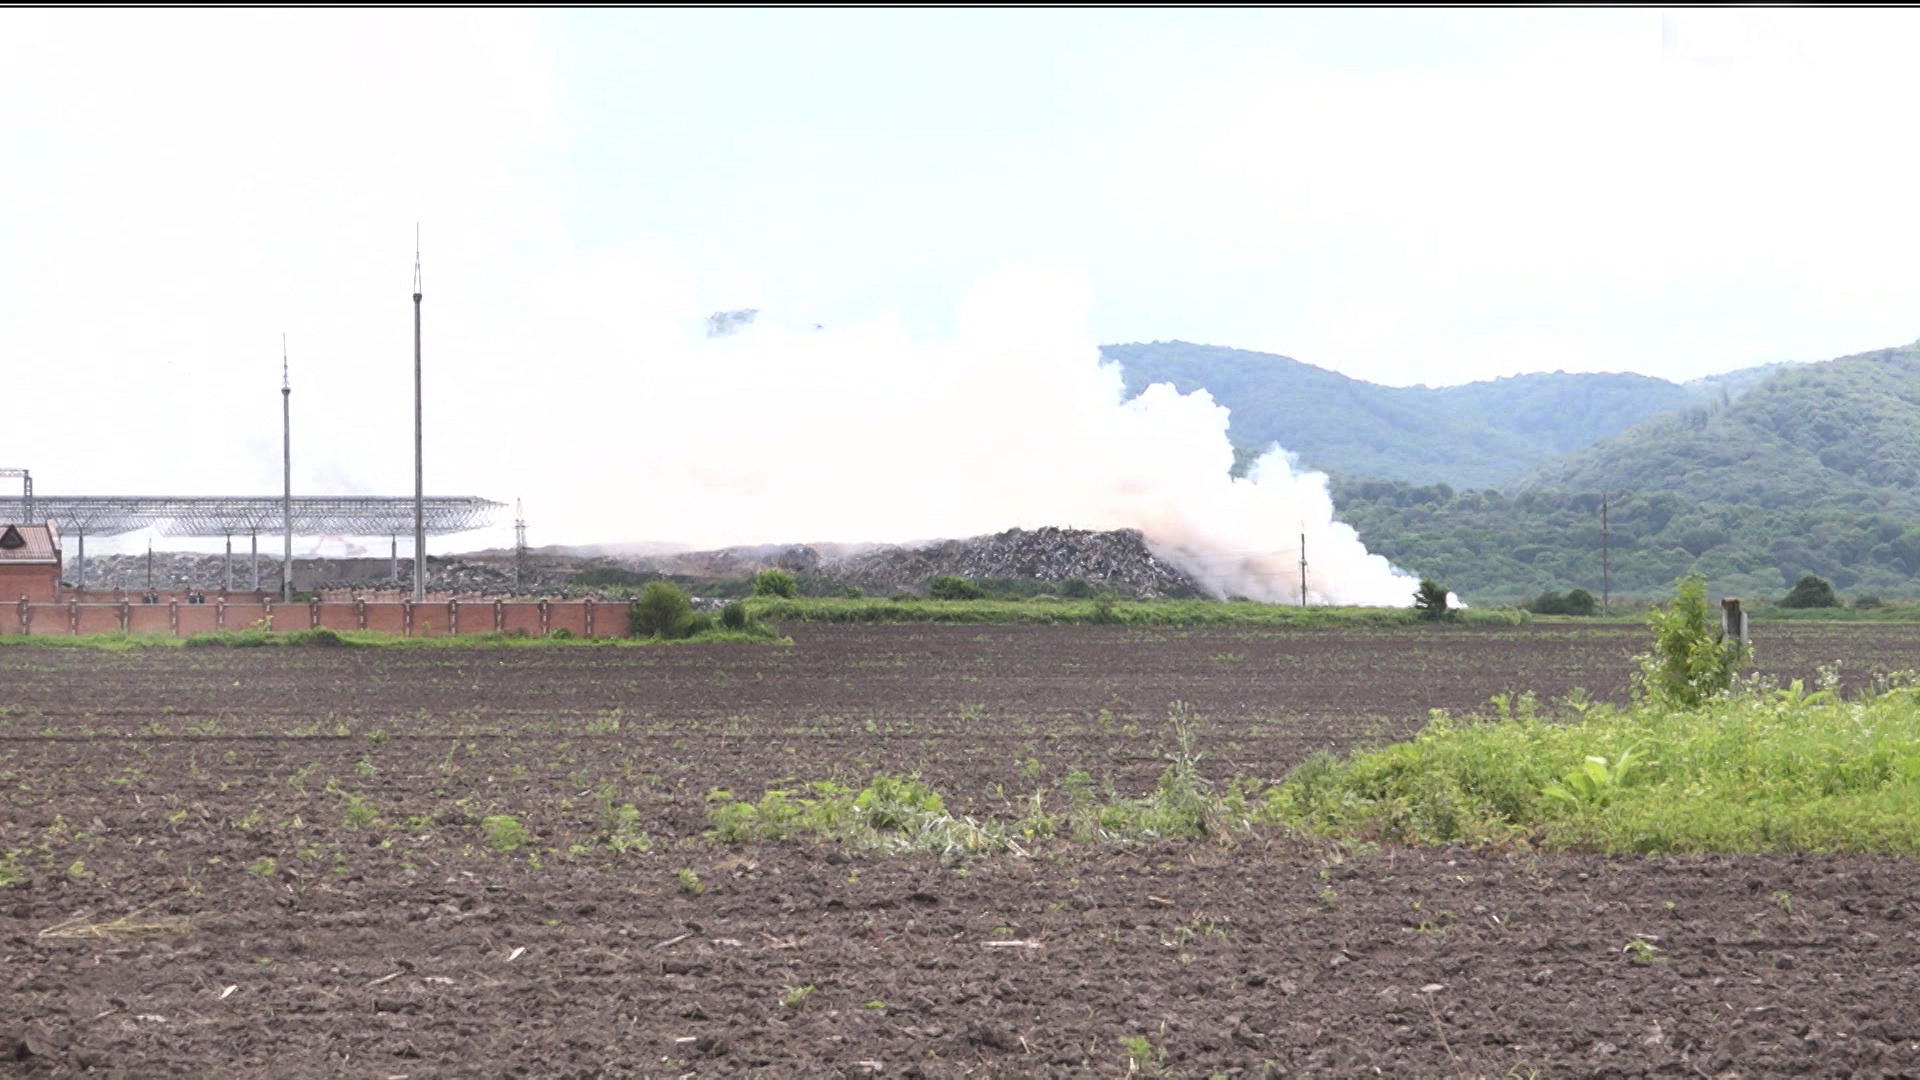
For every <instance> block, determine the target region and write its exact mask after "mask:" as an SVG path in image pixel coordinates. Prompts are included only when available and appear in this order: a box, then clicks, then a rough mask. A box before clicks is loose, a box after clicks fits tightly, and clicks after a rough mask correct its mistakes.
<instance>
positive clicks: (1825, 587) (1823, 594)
mask: <svg viewBox="0 0 1920 1080" xmlns="http://www.w3.org/2000/svg"><path fill="white" fill-rule="evenodd" d="M1780 606H1781V607H1790V608H1817V607H1839V606H1840V598H1839V597H1837V596H1835V595H1833V585H1832V584H1831V583H1829V582H1828V581H1826V580H1825V579H1824V578H1819V577H1815V576H1814V575H1812V574H1807V575H1806V576H1804V577H1802V578H1801V579H1800V580H1799V581H1796V582H1794V583H1793V590H1792V591H1791V592H1789V593H1787V595H1786V598H1785V599H1783V600H1781V601H1780Z"/></svg>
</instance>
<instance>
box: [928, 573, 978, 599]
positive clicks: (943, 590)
mask: <svg viewBox="0 0 1920 1080" xmlns="http://www.w3.org/2000/svg"><path fill="white" fill-rule="evenodd" d="M927 595H928V596H931V597H933V598H934V599H935V600H978V599H980V598H981V597H983V596H985V595H987V593H986V590H985V589H982V588H981V587H980V586H978V585H975V584H974V583H973V582H971V581H968V580H967V579H966V578H963V577H955V576H954V575H952V574H941V575H939V576H937V577H935V578H934V579H933V580H932V581H930V582H928V583H927Z"/></svg>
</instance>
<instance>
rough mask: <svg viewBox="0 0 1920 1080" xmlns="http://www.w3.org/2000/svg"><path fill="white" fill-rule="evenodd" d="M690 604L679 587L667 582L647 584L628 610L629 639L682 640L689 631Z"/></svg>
mask: <svg viewBox="0 0 1920 1080" xmlns="http://www.w3.org/2000/svg"><path fill="white" fill-rule="evenodd" d="M692 619H693V601H691V600H689V599H687V594H686V593H683V592H681V591H680V589H679V587H678V586H676V585H674V584H672V583H671V582H666V581H650V582H648V583H647V588H646V591H644V592H642V593H641V594H640V599H638V600H635V601H634V602H633V606H632V607H630V608H629V609H628V610H627V627H628V632H629V636H632V637H657V638H683V637H686V636H688V635H689V634H690V633H691V632H692V631H690V630H689V629H687V624H688V623H689V622H691V621H692Z"/></svg>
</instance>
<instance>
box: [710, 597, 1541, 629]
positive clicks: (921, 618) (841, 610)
mask: <svg viewBox="0 0 1920 1080" xmlns="http://www.w3.org/2000/svg"><path fill="white" fill-rule="evenodd" d="M745 604H746V606H747V610H748V611H749V612H750V613H751V614H752V616H753V617H754V618H755V619H765V620H770V621H775V622H778V621H796V622H876V623H913V622H938V623H1010V624H1067V625H1071V624H1095V625H1097V624H1112V625H1120V626H1414V625H1418V624H1419V623H1420V622H1421V620H1420V619H1419V618H1418V614H1417V613H1416V612H1415V611H1414V610H1413V609H1412V608H1364V607H1304V608H1303V607H1290V606H1287V605H1284V604H1257V603H1254V602H1252V601H1248V600H1230V601H1220V600H1120V601H1112V600H1102V599H1101V598H1097V597H1096V598H1093V599H1085V600H1064V599H1059V598H1046V599H1041V598H1035V599H1031V600H994V599H988V600H931V599H929V600H920V599H900V600H891V599H886V600H883V599H877V598H860V599H850V598H841V597H802V598H798V599H787V598H783V597H773V596H755V597H751V598H749V599H748V600H746V601H745ZM1457 614H1458V620H1457V621H1458V622H1460V623H1462V624H1465V625H1468V626H1519V625H1522V624H1524V623H1527V622H1530V621H1532V618H1533V616H1532V615H1530V614H1529V613H1527V612H1525V611H1522V610H1520V609H1519V608H1469V609H1466V610H1464V611H1460V612H1458V613H1457Z"/></svg>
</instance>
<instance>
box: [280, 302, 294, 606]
mask: <svg viewBox="0 0 1920 1080" xmlns="http://www.w3.org/2000/svg"><path fill="white" fill-rule="evenodd" d="M280 467H281V479H283V480H284V481H285V482H286V488H285V491H284V493H283V494H282V495H281V497H280V518H281V525H282V526H283V527H284V528H285V533H286V535H285V539H286V547H285V550H284V552H283V553H282V555H281V557H280V599H282V600H284V601H286V602H287V603H289V604H291V603H293V383H292V381H290V380H289V379H288V378H287V335H285V334H281V335H280Z"/></svg>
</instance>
